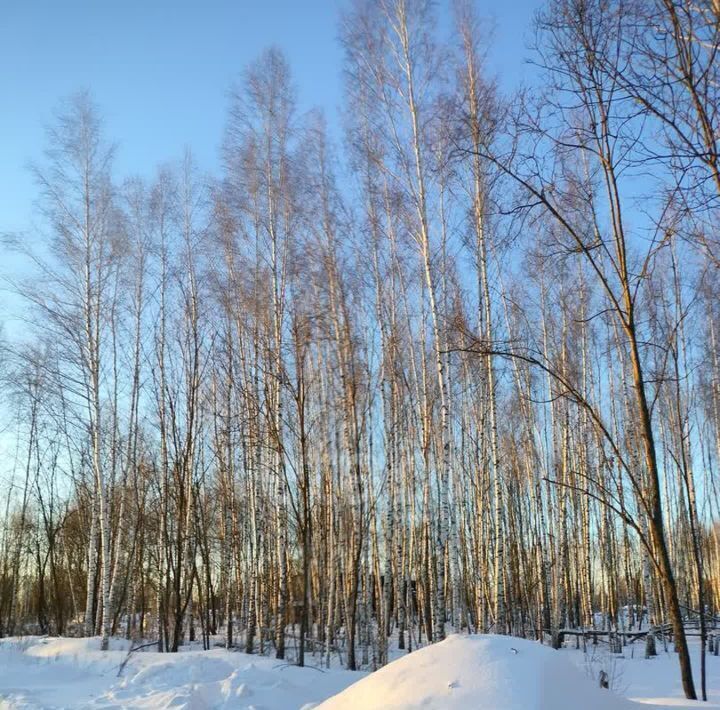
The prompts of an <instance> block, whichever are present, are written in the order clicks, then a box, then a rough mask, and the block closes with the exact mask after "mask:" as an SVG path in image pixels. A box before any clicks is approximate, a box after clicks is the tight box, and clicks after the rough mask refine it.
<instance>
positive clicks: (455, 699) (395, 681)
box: [318, 635, 639, 710]
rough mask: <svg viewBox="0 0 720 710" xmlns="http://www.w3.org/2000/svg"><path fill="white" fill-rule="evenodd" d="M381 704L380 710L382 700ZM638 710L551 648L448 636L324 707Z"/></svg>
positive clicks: (502, 638)
mask: <svg viewBox="0 0 720 710" xmlns="http://www.w3.org/2000/svg"><path fill="white" fill-rule="evenodd" d="M381 698H382V702H381V704H380V705H379V704H378V701H379V699H381ZM372 707H382V708H385V709H387V710H410V709H411V708H427V709H428V710H429V709H435V708H437V709H438V710H441V709H442V710H454V709H458V710H460V709H461V708H462V709H463V710H465V709H467V708H482V709H483V710H559V709H560V708H571V707H578V708H580V707H582V708H583V710H639V708H638V706H637V705H636V704H635V703H631V702H630V701H628V700H625V699H624V698H621V697H619V696H617V695H615V694H614V693H611V692H610V691H607V690H601V689H600V688H599V687H596V686H595V684H594V683H592V681H591V680H590V678H588V677H587V676H585V675H583V674H582V672H581V671H580V670H579V669H578V668H576V667H575V666H573V665H572V664H571V663H570V662H569V661H568V659H567V658H566V657H565V656H564V655H563V654H562V653H559V652H557V651H554V650H552V649H550V648H548V647H547V646H541V645H540V644H536V643H532V642H530V641H524V640H522V639H517V638H511V637H505V636H458V635H454V636H449V637H448V638H447V639H446V640H445V641H443V642H442V643H438V644H435V645H433V646H427V647H425V648H423V649H421V650H419V651H417V652H415V653H412V654H410V655H408V656H405V657H404V658H401V659H399V660H397V661H395V662H394V663H391V664H389V665H387V666H385V667H384V668H381V669H380V670H379V671H377V672H376V673H373V674H372V675H370V676H368V677H366V678H364V679H363V680H361V681H359V682H357V683H355V684H354V685H352V686H350V687H349V688H348V689H347V690H345V691H343V692H342V693H340V694H339V695H336V696H335V697H334V698H331V699H330V700H328V701H327V702H325V703H323V704H322V705H320V707H319V709H318V710H320V708H321V709H322V710H356V709H357V708H372Z"/></svg>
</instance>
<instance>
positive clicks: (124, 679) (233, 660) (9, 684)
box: [0, 637, 358, 710]
mask: <svg viewBox="0 0 720 710" xmlns="http://www.w3.org/2000/svg"><path fill="white" fill-rule="evenodd" d="M129 646H130V644H129V643H128V642H127V641H124V640H121V639H112V640H111V642H110V649H111V650H110V651H105V652H103V651H100V639H99V638H91V639H75V638H72V639H71V638H39V637H25V638H14V639H12V638H10V639H0V710H20V708H22V710H51V709H52V710H55V709H60V708H61V709H62V710H65V709H68V710H70V709H72V710H77V709H78V708H91V709H99V708H103V709H104V710H110V709H112V710H120V709H124V708H144V709H145V710H159V709H161V708H172V709H173V710H183V709H184V710H226V709H227V710H229V709H230V708H232V710H251V709H252V710H299V709H300V708H312V707H314V706H315V704H316V703H318V702H320V701H322V700H324V699H325V698H327V697H329V696H331V695H333V694H334V693H337V692H338V691H339V690H341V689H342V688H345V687H347V686H348V685H349V684H350V683H352V682H354V681H355V680H356V679H357V677H358V674H357V673H353V672H351V671H333V672H331V673H321V672H318V671H317V670H314V669H312V668H307V669H304V668H297V667H294V666H288V665H287V664H286V663H283V662H278V661H276V660H274V659H270V658H264V657H262V656H248V655H246V654H244V653H239V652H228V651H225V650H224V649H220V648H218V649H214V650H212V651H202V650H197V651H196V650H183V651H182V652H180V653H157V652H155V651H147V652H137V653H134V654H132V656H131V657H130V658H129V659H128V658H127V651H128V649H129ZM123 663H125V665H124V666H123ZM121 666H123V667H122V672H121V673H120V675H118V673H119V672H120V668H121Z"/></svg>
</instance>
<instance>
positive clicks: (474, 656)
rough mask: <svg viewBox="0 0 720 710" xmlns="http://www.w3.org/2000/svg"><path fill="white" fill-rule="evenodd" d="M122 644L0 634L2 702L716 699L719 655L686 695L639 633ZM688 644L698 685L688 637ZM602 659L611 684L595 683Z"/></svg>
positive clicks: (212, 705)
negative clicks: (704, 682)
mask: <svg viewBox="0 0 720 710" xmlns="http://www.w3.org/2000/svg"><path fill="white" fill-rule="evenodd" d="M129 648H130V644H129V642H127V641H124V640H121V639H112V641H111V650H110V651H108V652H102V651H100V640H99V639H98V638H95V639H75V638H72V639H70V638H46V637H25V638H9V639H0V710H10V709H11V708H12V709H13V710H15V709H16V708H27V709H33V708H35V709H37V708H43V709H46V708H47V709H48V710H49V709H51V708H148V709H149V708H153V709H155V708H179V709H180V708H185V709H188V710H206V709H208V710H212V709H216V708H218V709H219V708H237V709H238V710H243V709H245V710H250V709H253V710H310V709H311V708H317V709H318V710H320V708H322V710H345V709H352V710H360V709H362V710H375V709H377V708H383V709H385V708H387V709H388V710H392V709H395V710H399V709H400V708H404V709H409V708H428V709H432V708H443V710H453V709H455V708H463V709H464V710H465V709H467V710H473V709H475V708H478V709H480V710H496V709H502V710H519V709H521V710H548V709H550V710H576V709H577V710H650V708H655V709H656V710H657V709H658V708H666V709H667V708H672V709H673V710H676V709H677V708H686V709H688V708H699V707H702V708H706V709H708V710H710V709H711V708H720V657H716V656H708V658H707V663H708V689H709V696H710V702H709V703H702V702H691V701H687V700H685V699H684V698H683V694H682V689H681V687H680V679H679V672H678V666H677V657H676V656H675V654H674V653H673V652H672V648H670V651H669V653H665V652H664V651H663V648H662V644H661V643H659V644H658V652H659V655H658V656H657V657H656V658H653V659H650V660H646V659H645V658H643V653H642V651H643V647H642V644H639V645H637V646H636V647H634V646H628V647H626V648H625V649H624V653H623V654H622V655H621V656H616V655H614V654H611V653H609V652H608V651H607V649H606V646H604V645H603V644H599V645H598V646H592V645H588V653H587V654H584V653H583V652H582V651H581V650H575V649H574V648H565V649H562V650H560V651H554V650H552V649H550V648H549V647H548V646H542V645H540V644H538V643H535V642H531V641H525V640H522V639H518V638H512V637H504V636H466V635H463V636H461V635H454V636H450V637H448V639H446V640H445V641H443V642H442V643H440V644H435V645H433V646H429V647H426V648H423V649H420V650H416V651H413V652H412V653H411V654H406V653H403V652H401V651H399V650H398V649H397V648H394V649H393V653H392V655H393V657H396V658H397V660H395V661H394V662H393V663H391V664H390V665H388V666H385V667H384V668H382V669H380V670H379V671H377V672H376V673H373V674H370V675H367V674H364V673H358V672H350V671H345V670H340V669H338V668H332V669H330V670H327V669H324V668H323V669H320V668H314V667H309V668H297V667H295V666H291V665H289V664H287V663H284V662H282V661H277V660H275V659H273V658H268V657H264V656H258V655H247V654H244V653H240V652H236V651H226V650H225V649H222V648H214V649H213V650H211V651H202V650H200V649H198V648H197V647H195V648H193V649H192V650H186V649H183V650H181V652H180V653H177V654H169V653H166V654H164V653H157V652H156V651H155V650H154V648H152V647H151V648H148V649H144V650H140V651H137V652H134V653H132V654H131V655H130V656H129V658H128V653H127V652H128V649H129ZM693 652H694V657H693V661H694V669H695V675H696V683H697V684H698V686H699V672H698V670H699V662H698V658H697V652H698V646H697V645H695V646H694V648H693ZM400 654H402V655H400ZM308 658H309V660H308V662H309V663H313V660H314V659H313V657H312V655H310V656H309V657H308ZM124 662H126V663H125V665H124V666H123V663H124ZM121 666H123V667H122V670H121V672H120V673H119V671H120V669H121ZM600 670H604V671H605V672H606V673H608V674H609V676H610V685H611V690H601V689H600V688H599V687H598V682H597V675H598V673H599V672H600Z"/></svg>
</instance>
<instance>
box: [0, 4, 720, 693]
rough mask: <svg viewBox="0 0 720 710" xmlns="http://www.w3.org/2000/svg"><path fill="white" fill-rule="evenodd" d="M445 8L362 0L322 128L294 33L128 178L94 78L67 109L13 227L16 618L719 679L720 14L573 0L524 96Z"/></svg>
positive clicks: (550, 18) (381, 656)
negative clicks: (306, 90) (585, 662)
mask: <svg viewBox="0 0 720 710" xmlns="http://www.w3.org/2000/svg"><path fill="white" fill-rule="evenodd" d="M449 7H450V11H447V12H446V10H447V8H445V4H444V3H443V8H442V10H443V11H442V12H441V8H440V7H438V5H436V4H435V3H433V2H430V0H355V1H354V2H352V3H350V4H349V7H348V8H347V9H346V10H345V11H344V12H343V13H342V15H341V17H340V18H339V21H338V40H337V41H338V42H340V43H341V45H342V48H343V57H344V61H343V65H342V67H339V68H338V70H339V71H342V77H343V85H344V100H343V105H342V106H341V107H340V108H339V110H338V116H337V117H333V118H332V119H330V118H328V117H326V116H325V115H324V114H323V110H322V109H320V108H318V109H312V110H309V111H307V110H301V108H300V106H301V105H302V101H301V100H300V97H298V95H297V92H296V88H295V84H294V80H293V74H292V67H291V66H290V65H289V62H288V61H287V60H286V59H285V57H284V55H283V53H282V51H281V50H280V49H277V48H269V49H268V50H267V51H265V52H264V53H263V54H262V55H261V56H259V57H258V58H257V59H256V61H255V62H253V63H252V64H251V65H250V66H247V67H246V68H244V69H243V70H241V71H240V72H239V73H238V79H237V81H236V83H235V84H234V85H233V86H232V87H231V90H230V94H229V99H228V108H227V122H226V130H225V132H224V134H223V135H220V136H218V137H217V141H218V145H219V146H220V150H221V156H222V160H221V168H220V169H219V170H218V172H217V174H205V173H204V172H203V171H201V170H200V169H199V168H198V167H197V164H196V161H195V159H194V158H193V154H192V150H191V148H188V150H187V151H186V152H185V154H183V155H180V156H178V158H177V160H176V161H175V162H173V163H170V164H164V165H160V166H158V168H157V171H156V176H155V177H154V178H153V179H146V178H140V177H125V176H123V177H120V176H118V174H117V171H116V169H115V167H114V158H115V155H116V149H115V144H114V139H115V138H116V137H115V136H109V135H107V132H106V130H105V126H104V120H103V114H102V107H101V106H98V105H96V103H95V100H94V98H93V96H92V94H91V93H89V92H87V91H80V92H79V93H77V94H75V95H73V96H70V97H67V98H66V99H65V100H64V101H63V102H62V103H61V104H60V106H59V108H58V110H57V112H56V114H55V119H54V121H53V123H52V124H51V125H50V126H49V127H48V131H47V141H46V144H45V146H44V150H43V147H39V148H38V153H37V155H34V156H28V158H29V159H32V160H33V161H34V162H33V163H32V171H33V175H34V178H35V184H36V196H37V202H36V214H35V217H36V221H37V224H39V225H42V228H38V229H36V230H34V231H30V232H27V233H23V234H4V235H3V236H4V238H3V242H2V245H1V246H0V248H1V249H2V250H6V251H7V253H8V254H9V253H11V252H12V253H13V254H14V255H15V258H17V259H19V260H20V261H21V262H22V263H23V264H24V267H25V268H23V270H22V274H20V273H18V275H17V278H14V279H12V280H11V283H10V285H9V286H10V288H12V290H13V292H14V293H15V294H16V297H17V298H19V299H20V300H21V302H22V303H23V308H24V310H23V313H24V316H23V328H22V334H21V337H17V338H9V337H6V338H5V339H4V340H3V342H2V353H1V354H0V376H1V379H0V397H1V398H2V401H3V407H4V409H5V410H6V411H7V412H9V414H8V416H6V417H5V418H6V419H8V423H7V427H6V432H5V434H4V436H10V437H12V442H13V445H12V448H13V449H14V452H15V457H14V460H13V461H10V462H9V463H8V462H6V463H8V466H7V469H8V471H9V473H8V474H7V476H4V477H3V478H2V491H1V492H0V636H18V635H23V634H51V635H59V636H63V635H67V636H95V635H98V636H100V637H101V639H102V647H103V648H105V649H107V648H109V647H112V644H113V642H114V637H126V638H128V639H135V640H138V642H140V641H142V642H143V643H147V644H150V643H152V644H153V645H154V646H155V647H156V648H157V650H159V651H163V652H170V653H172V652H176V651H178V649H179V648H180V647H181V646H183V644H186V643H188V642H190V641H200V642H201V643H202V644H203V647H204V648H208V649H209V648H211V647H212V646H214V645H216V644H222V645H223V646H225V647H227V648H236V649H239V650H242V651H245V652H247V653H256V654H264V655H268V656H273V657H275V658H278V659H286V661H287V662H288V663H292V664H298V665H304V664H308V663H309V662H310V658H311V657H312V662H313V664H315V665H317V666H319V667H324V666H330V664H331V663H340V664H341V665H342V666H344V667H346V668H347V669H351V670H353V669H364V670H374V669H376V668H379V667H380V666H383V665H384V664H386V663H387V662H388V660H389V652H390V649H391V647H393V646H395V647H397V648H398V649H404V650H406V651H412V650H415V649H417V648H418V647H420V646H423V645H425V644H428V643H431V642H436V641H440V640H442V639H444V638H445V636H446V635H447V634H450V633H452V632H462V633H468V632H470V633H475V632H481V633H495V634H512V635H516V636H521V637H525V638H530V639H538V640H541V641H543V642H544V643H548V644H551V645H554V646H559V645H561V644H563V643H573V642H576V643H578V644H580V643H583V644H584V643H592V640H593V638H594V639H595V640H596V641H597V638H598V635H600V636H601V637H602V638H605V639H607V641H608V642H609V643H613V642H616V643H622V642H623V641H622V639H626V638H628V636H630V635H631V634H633V633H635V634H642V635H643V638H644V645H643V650H644V652H645V653H647V654H648V655H652V654H654V653H655V652H656V644H662V643H667V641H668V639H671V641H672V643H673V644H674V649H675V651H676V652H677V653H676V655H677V661H678V664H679V668H680V673H681V677H682V685H683V690H684V693H685V695H686V696H687V697H688V698H695V697H700V696H704V695H705V694H706V688H705V651H704V650H703V654H702V663H701V667H700V668H696V667H695V664H691V654H690V652H689V650H688V648H689V643H688V635H689V634H690V633H691V631H690V630H692V631H693V633H696V634H697V635H699V637H700V643H701V645H702V648H703V649H705V647H706V646H708V648H709V650H708V653H713V652H714V653H717V651H718V647H719V646H720V636H717V637H714V636H713V635H712V634H711V633H710V630H711V629H714V628H715V623H716V621H717V619H718V616H717V615H718V614H720V540H719V539H718V536H719V534H720V527H718V525H719V523H720V507H719V506H720V491H719V490H718V487H719V485H720V472H719V471H718V467H719V466H720V344H719V342H718V339H720V300H719V299H718V297H719V296H720V232H719V231H718V230H719V227H718V225H720V219H719V217H720V58H719V57H718V54H719V52H720V2H718V0H548V1H547V2H546V4H545V6H544V7H543V8H542V9H541V10H540V11H539V12H538V14H537V15H536V17H535V18H534V21H533V26H532V31H531V33H530V34H531V36H532V38H533V46H532V47H531V48H530V49H529V52H530V56H531V62H532V65H533V67H534V69H535V71H536V73H537V76H538V77H539V78H540V79H539V82H538V83H537V85H533V86H526V87H524V88H523V87H511V88H508V87H507V86H505V85H502V84H501V82H500V81H499V80H498V78H497V77H494V76H492V75H491V73H490V72H489V71H488V70H487V67H486V56H487V53H488V51H489V47H490V46H491V44H492V31H491V28H490V25H489V23H488V22H486V21H485V19H484V18H483V17H482V15H481V13H480V12H479V11H478V8H476V7H475V6H474V3H472V2H471V1H470V0H458V2H455V3H451V4H450V5H449ZM448 18H450V19H448ZM523 29H525V28H523ZM326 108H327V107H326ZM188 110H193V111H202V107H201V106H195V107H188ZM1 230H2V217H1V216H0V231H1ZM593 634H595V636H594V637H593Z"/></svg>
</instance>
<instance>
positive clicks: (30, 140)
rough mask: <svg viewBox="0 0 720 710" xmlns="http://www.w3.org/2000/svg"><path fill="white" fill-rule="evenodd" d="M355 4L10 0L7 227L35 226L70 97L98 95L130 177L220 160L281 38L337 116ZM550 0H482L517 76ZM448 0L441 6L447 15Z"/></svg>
mask: <svg viewBox="0 0 720 710" xmlns="http://www.w3.org/2000/svg"><path fill="white" fill-rule="evenodd" d="M346 4H347V0H295V1H294V2H293V1H292V0H264V1H262V2H261V1H258V0H253V1H251V0H205V1H200V0H194V1H191V0H145V1H144V2H143V1H142V0H0V233H2V232H8V231H25V230H27V229H28V228H29V226H30V221H31V220H30V218H31V213H32V205H33V200H34V196H35V188H34V185H33V181H32V178H31V176H30V175H29V173H28V171H27V164H28V162H29V161H30V160H37V159H39V158H41V155H42V149H43V146H44V131H43V126H44V125H45V124H46V123H47V122H48V121H49V120H50V118H51V117H52V111H53V108H54V107H55V106H56V105H57V103H58V101H59V99H61V98H62V97H64V96H67V95H68V94H71V93H73V92H74V91H77V90H78V89H81V88H88V89H90V90H91V91H92V93H93V95H94V96H95V99H96V101H97V102H98V104H99V105H100V107H101V110H102V112H103V115H104V118H105V121H106V126H107V131H108V136H109V137H110V138H111V139H113V140H116V141H117V143H118V153H117V161H116V168H117V173H118V175H119V176H120V177H123V176H126V175H128V174H134V173H140V174H146V175H147V174H151V173H152V172H153V171H154V168H155V166H156V165H157V164H158V163H159V162H162V161H166V160H172V159H174V158H177V157H179V155H180V154H181V153H182V150H183V148H184V147H185V146H190V147H191V148H192V149H193V152H194V153H195V156H196V158H197V160H198V161H199V163H200V166H201V167H202V168H204V169H209V170H212V169H213V167H214V166H215V165H216V162H217V158H218V146H219V143H220V140H221V137H222V131H223V126H224V121H225V112H226V108H227V91H228V88H229V86H230V84H231V83H232V81H233V79H234V78H236V77H237V76H238V75H239V73H240V72H241V71H242V69H243V67H244V66H245V65H246V64H247V63H248V62H249V61H251V60H252V59H253V58H254V57H256V56H257V55H258V54H259V53H260V52H261V51H262V50H263V49H264V48H265V47H267V46H269V45H276V46H279V47H280V48H281V49H283V50H284V51H285V53H286V54H287V55H288V58H289V60H290V65H291V68H292V70H293V74H294V78H295V81H296V83H297V86H298V93H299V97H300V99H301V102H302V105H303V106H304V107H308V108H309V107H310V106H313V105H321V106H322V107H323V108H324V109H325V110H326V112H327V113H328V115H329V120H330V122H331V123H332V121H333V113H334V111H335V108H336V107H337V106H338V104H339V103H340V101H341V97H342V87H341V76H340V68H341V61H342V51H341V49H340V47H339V45H338V42H337V35H338V17H339V13H340V10H341V8H342V7H343V6H345V5H346ZM539 4H540V0H507V1H506V2H505V3H497V4H496V3H495V2H492V1H491V0H478V2H477V6H478V9H479V12H480V13H481V15H482V16H484V17H490V18H493V21H494V23H495V26H496V30H495V46H494V49H493V52H492V55H491V68H492V69H493V71H495V72H496V73H497V74H498V75H500V76H501V78H502V80H503V82H505V83H514V82H515V81H516V80H517V79H518V78H519V77H520V76H521V75H522V74H523V71H524V68H523V58H524V57H525V55H526V54H527V52H526V51H525V48H524V34H525V33H526V32H527V30H528V28H529V26H530V20H531V17H532V13H533V10H534V9H535V8H537V7H538V6H539ZM443 7H444V1H443V2H440V4H439V12H440V13H442V12H443Z"/></svg>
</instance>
